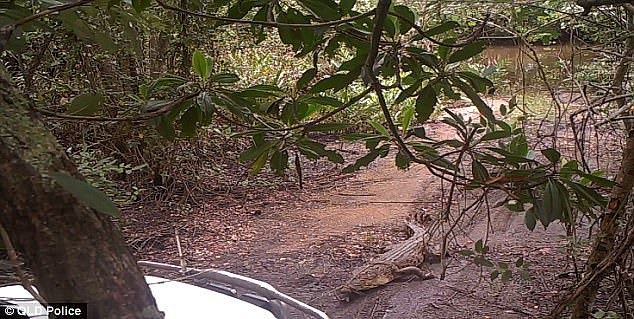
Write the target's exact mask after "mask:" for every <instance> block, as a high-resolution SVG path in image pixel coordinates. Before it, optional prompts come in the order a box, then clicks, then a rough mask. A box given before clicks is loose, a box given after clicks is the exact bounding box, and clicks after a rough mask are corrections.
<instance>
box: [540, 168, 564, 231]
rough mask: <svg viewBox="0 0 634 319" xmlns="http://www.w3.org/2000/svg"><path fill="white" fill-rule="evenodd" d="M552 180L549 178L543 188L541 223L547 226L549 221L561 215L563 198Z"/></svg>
mask: <svg viewBox="0 0 634 319" xmlns="http://www.w3.org/2000/svg"><path fill="white" fill-rule="evenodd" d="M555 183H556V182H555V181H554V180H552V179H551V180H549V181H548V182H547V183H546V187H545V188H544V199H543V203H544V204H543V205H544V207H543V213H544V216H542V219H541V221H542V224H544V226H548V224H550V223H551V222H554V221H555V220H557V219H561V218H562V217H563V212H564V211H563V205H562V202H563V198H561V196H560V195H561V194H560V192H559V188H558V187H557V185H556V184H555Z"/></svg>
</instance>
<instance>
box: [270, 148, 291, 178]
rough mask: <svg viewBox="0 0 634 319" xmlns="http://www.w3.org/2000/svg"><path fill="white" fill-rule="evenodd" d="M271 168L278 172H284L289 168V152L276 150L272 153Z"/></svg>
mask: <svg viewBox="0 0 634 319" xmlns="http://www.w3.org/2000/svg"><path fill="white" fill-rule="evenodd" d="M270 165H271V169H272V170H273V171H275V172H276V173H277V174H282V173H284V171H285V170H286V169H287V168H288V152H287V151H279V150H276V151H275V152H273V155H271V160H270Z"/></svg>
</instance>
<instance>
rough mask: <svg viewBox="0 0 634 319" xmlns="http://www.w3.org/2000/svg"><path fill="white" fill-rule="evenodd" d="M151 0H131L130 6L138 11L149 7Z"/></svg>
mask: <svg viewBox="0 0 634 319" xmlns="http://www.w3.org/2000/svg"><path fill="white" fill-rule="evenodd" d="M151 4H152V0H132V7H133V8H134V10H135V11H136V12H138V13H141V12H142V11H143V10H145V9H147V8H149V7H150V5H151Z"/></svg>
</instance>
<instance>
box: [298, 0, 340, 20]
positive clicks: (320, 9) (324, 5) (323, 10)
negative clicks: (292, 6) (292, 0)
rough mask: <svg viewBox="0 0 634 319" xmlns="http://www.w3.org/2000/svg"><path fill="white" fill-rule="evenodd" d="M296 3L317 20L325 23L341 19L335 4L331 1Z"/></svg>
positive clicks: (313, 0)
mask: <svg viewBox="0 0 634 319" xmlns="http://www.w3.org/2000/svg"><path fill="white" fill-rule="evenodd" d="M297 2H299V4H300V5H302V6H303V7H304V8H305V9H306V10H308V11H309V12H310V13H311V14H312V15H314V16H316V17H317V18H320V19H323V20H326V21H332V20H339V19H341V14H339V12H338V11H337V4H336V3H335V2H334V1H332V0H298V1H297Z"/></svg>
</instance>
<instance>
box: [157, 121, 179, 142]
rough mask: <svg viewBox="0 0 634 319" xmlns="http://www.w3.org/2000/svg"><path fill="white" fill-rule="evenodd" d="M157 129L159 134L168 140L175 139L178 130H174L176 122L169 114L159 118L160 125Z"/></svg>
mask: <svg viewBox="0 0 634 319" xmlns="http://www.w3.org/2000/svg"><path fill="white" fill-rule="evenodd" d="M156 129H157V130H158V131H159V134H161V136H163V137H164V138H166V139H168V140H173V139H174V137H176V130H174V124H173V123H172V120H171V119H169V118H168V117H167V116H161V117H160V118H159V120H158V125H157V126H156Z"/></svg>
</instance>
